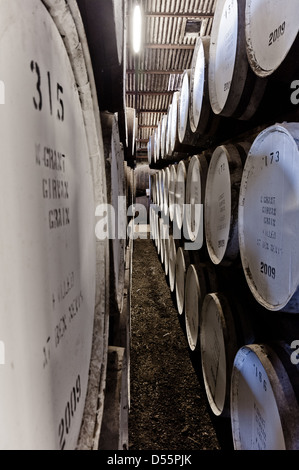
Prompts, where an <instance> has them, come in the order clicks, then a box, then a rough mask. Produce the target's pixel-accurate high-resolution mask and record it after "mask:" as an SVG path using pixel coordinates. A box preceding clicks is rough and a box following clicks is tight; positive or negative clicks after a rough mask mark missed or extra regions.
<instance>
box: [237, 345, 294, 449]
mask: <svg viewBox="0 0 299 470" xmlns="http://www.w3.org/2000/svg"><path fill="white" fill-rule="evenodd" d="M292 354H293V350H292V349H291V348H290V347H289V346H288V345H287V344H286V343H284V342H281V343H276V344H251V345H247V346H243V347H241V348H240V349H239V351H238V352H237V354H236V357H235V360H234V365H233V371H232V382H231V422H232V434H233V443H234V448H235V450H298V448H299V425H298V423H299V406H298V390H299V388H298V377H299V376H298V366H297V365H296V364H297V362H298V361H297V359H295V361H294V359H292ZM292 360H293V362H292ZM294 362H295V363H294Z"/></svg>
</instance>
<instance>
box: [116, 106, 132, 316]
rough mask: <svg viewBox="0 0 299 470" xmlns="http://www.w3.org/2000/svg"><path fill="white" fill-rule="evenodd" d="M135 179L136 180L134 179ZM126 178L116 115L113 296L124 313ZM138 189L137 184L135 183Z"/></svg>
mask: <svg viewBox="0 0 299 470" xmlns="http://www.w3.org/2000/svg"><path fill="white" fill-rule="evenodd" d="M134 179H135V178H134ZM124 183H125V176H124V151H123V146H122V145H121V140H120V134H119V127H118V115H117V113H115V115H114V119H113V124H112V136H111V205H112V208H113V211H114V212H113V214H112V221H111V222H112V224H113V227H114V228H113V231H112V233H111V238H112V240H111V242H112V256H111V261H112V264H113V269H112V275H113V281H112V285H111V287H110V288H111V296H113V297H114V300H115V301H116V306H117V308H118V309H119V311H120V312H121V311H122V307H123V300H124V282H125V247H126V233H127V217H126V215H127V207H126V190H125V185H124ZM134 186H135V188H136V183H135V182H134Z"/></svg>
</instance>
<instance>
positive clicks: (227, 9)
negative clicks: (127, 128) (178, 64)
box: [148, 0, 298, 168]
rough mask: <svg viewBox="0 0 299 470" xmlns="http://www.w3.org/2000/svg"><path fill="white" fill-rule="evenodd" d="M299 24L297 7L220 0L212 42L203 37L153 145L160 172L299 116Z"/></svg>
mask: <svg viewBox="0 0 299 470" xmlns="http://www.w3.org/2000/svg"><path fill="white" fill-rule="evenodd" d="M297 20H298V12H297V11H296V8H295V7H294V5H293V4H292V2H288V4H287V6H286V8H285V9H284V11H282V9H281V8H280V6H279V2H275V6H273V2H270V1H268V0H247V1H246V0H241V1H237V0H231V1H229V0H219V1H218V2H217V6H216V10H215V15H214V20H213V27H212V32H211V36H207V37H198V38H197V41H196V44H195V48H194V53H193V57H192V62H191V65H190V68H188V69H186V70H185V71H184V72H183V75H182V85H181V88H180V89H179V90H177V91H175V92H174V94H173V97H172V100H171V103H170V105H169V108H168V111H167V113H165V114H164V115H163V116H162V118H161V120H160V121H159V123H158V126H157V129H156V130H155V131H154V133H153V134H152V135H151V136H150V138H149V142H148V160H149V164H150V165H151V166H152V167H153V168H161V167H163V166H165V165H167V164H168V163H169V162H170V161H179V160H180V159H184V158H185V155H186V154H188V155H192V154H194V153H196V152H198V151H199V150H203V149H207V148H209V147H210V146H211V144H212V145H217V144H218V143H221V142H222V141H224V140H225V141H226V140H228V139H230V138H233V137H235V136H236V135H239V134H240V133H242V132H244V131H247V130H250V129H252V128H253V126H257V125H264V124H265V123H266V122H269V121H272V120H273V119H274V120H275V119H277V118H279V116H280V115H281V114H282V113H283V112H289V111H290V110H291V109H293V107H294V106H293V104H292V103H291V101H292V99H293V100H294V101H293V103H298V101H297V94H298V93H297V92H296V90H297V88H298V86H297V85H298V83H297V80H298V66H297V65H296V64H297V61H296V53H297V51H298V37H297V34H298V21H297ZM263 25H265V26H263ZM292 89H293V90H294V91H293V92H292ZM292 93H293V95H292ZM292 97H293V98H292ZM274 122H275V121H274Z"/></svg>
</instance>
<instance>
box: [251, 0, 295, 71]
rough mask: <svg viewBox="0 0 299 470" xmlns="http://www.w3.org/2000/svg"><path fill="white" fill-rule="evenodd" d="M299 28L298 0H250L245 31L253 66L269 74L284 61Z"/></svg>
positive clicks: (253, 68)
mask: <svg viewBox="0 0 299 470" xmlns="http://www.w3.org/2000/svg"><path fill="white" fill-rule="evenodd" d="M298 32H299V10H298V5H297V3H296V2H294V1H288V2H281V1H280V0H246V10H245V35H246V50H247V56H248V60H249V63H250V66H251V68H252V70H253V71H254V72H255V74H256V75H258V76H259V77H267V76H269V75H271V74H272V73H273V72H275V71H276V70H277V69H278V68H279V66H280V65H281V64H282V63H283V61H284V59H285V57H286V56H287V54H288V52H289V50H290V49H291V47H292V45H293V43H294V41H295V39H296V37H297V35H298Z"/></svg>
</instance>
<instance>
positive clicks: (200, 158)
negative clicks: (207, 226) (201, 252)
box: [184, 154, 208, 248]
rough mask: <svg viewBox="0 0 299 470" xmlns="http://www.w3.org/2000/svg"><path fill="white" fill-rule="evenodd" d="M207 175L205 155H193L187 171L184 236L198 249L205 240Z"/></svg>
mask: <svg viewBox="0 0 299 470" xmlns="http://www.w3.org/2000/svg"><path fill="white" fill-rule="evenodd" d="M207 173H208V161H207V158H206V157H205V156H204V155H203V154H201V155H193V157H192V158H191V160H190V162H189V165H188V171H187V180H186V196H185V203H186V207H185V210H186V219H185V220H186V227H185V228H184V232H185V233H184V235H185V237H186V238H188V239H189V240H190V241H192V242H194V241H196V242H197V244H198V248H201V246H202V244H203V238H204V237H203V234H204V218H203V208H204V203H205V192H206V179H207Z"/></svg>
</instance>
